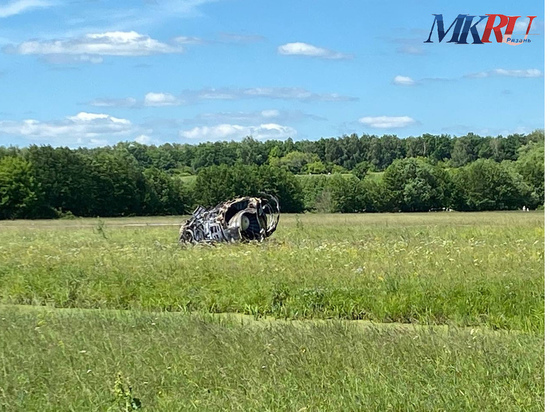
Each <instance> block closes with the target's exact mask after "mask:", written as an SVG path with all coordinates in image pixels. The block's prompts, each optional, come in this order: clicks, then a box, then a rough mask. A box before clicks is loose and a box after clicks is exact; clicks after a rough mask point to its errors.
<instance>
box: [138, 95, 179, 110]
mask: <svg viewBox="0 0 550 412" xmlns="http://www.w3.org/2000/svg"><path fill="white" fill-rule="evenodd" d="M180 104H182V101H181V100H180V99H178V98H176V96H174V95H172V94H170V93H152V92H151V93H147V94H146V95H145V99H144V100H143V105H144V106H154V107H160V106H177V105H180Z"/></svg>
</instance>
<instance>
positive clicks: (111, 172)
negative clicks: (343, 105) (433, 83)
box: [0, 130, 544, 219]
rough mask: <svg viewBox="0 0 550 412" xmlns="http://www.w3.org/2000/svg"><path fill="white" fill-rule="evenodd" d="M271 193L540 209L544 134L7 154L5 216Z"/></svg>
mask: <svg viewBox="0 0 550 412" xmlns="http://www.w3.org/2000/svg"><path fill="white" fill-rule="evenodd" d="M190 174H195V175H196V178H195V180H194V181H192V180H190V179H184V178H183V176H185V175H190ZM190 182H191V183H190ZM265 192H268V193H272V194H275V195H277V196H278V197H279V198H280V199H281V205H282V209H283V211H285V212H302V211H307V210H309V211H319V212H384V211H427V210H441V209H447V208H452V209H455V210H505V209H517V208H521V207H523V206H527V207H530V208H536V207H538V206H541V205H543V203H544V132H543V131H540V130H537V131H534V132H533V133H530V134H528V135H517V134H514V135H510V136H507V137H501V136H498V137H480V136H477V135H474V134H468V135H466V136H461V137H453V138H451V137H449V136H446V135H441V136H434V135H428V134H424V135H422V136H420V137H409V138H406V139H399V138H397V137H396V136H382V137H376V136H369V135H363V136H361V137H358V136H357V135H351V136H343V137H341V138H338V139H336V138H330V139H320V140H317V141H296V142H294V141H292V140H291V139H288V140H286V141H275V140H271V141H265V142H260V141H257V140H254V139H252V138H249V137H247V138H245V139H243V141H241V142H215V143H203V144H199V145H195V146H193V145H185V144H183V145H182V144H166V145H162V146H146V145H141V144H138V143H131V142H124V143H119V144H117V145H115V146H113V147H102V148H96V149H86V148H79V149H69V148H64V147H60V148H53V147H50V146H36V145H32V146H29V147H26V148H17V147H0V218H1V219H14V218H55V217H63V216H73V215H74V216H131V215H168V214H183V213H189V212H190V211H192V209H193V207H194V206H195V205H197V204H203V205H213V204H215V203H217V202H219V201H222V200H225V199H227V198H229V197H232V196H237V195H244V194H251V195H256V194H261V193H265Z"/></svg>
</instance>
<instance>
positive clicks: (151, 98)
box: [89, 87, 357, 115]
mask: <svg viewBox="0 0 550 412" xmlns="http://www.w3.org/2000/svg"><path fill="white" fill-rule="evenodd" d="M183 96H185V99H184V98H183ZM253 98H263V99H281V100H297V101H302V102H310V101H317V102H347V101H354V100H357V98H355V97H350V96H344V95H341V94H338V93H314V92H311V91H309V90H306V89H302V88H299V87H255V88H248V89H229V88H224V89H202V90H184V92H183V93H182V94H180V95H177V96H174V95H172V94H170V93H153V92H151V93H147V95H145V98H144V100H143V101H138V100H136V99H134V98H132V97H128V98H122V99H112V98H100V99H94V100H92V101H91V102H89V104H90V105H92V106H96V107H143V106H176V105H181V104H184V103H186V102H187V103H190V102H193V101H196V100H239V99H253ZM271 114H272V115H273V113H271ZM267 115H269V113H267Z"/></svg>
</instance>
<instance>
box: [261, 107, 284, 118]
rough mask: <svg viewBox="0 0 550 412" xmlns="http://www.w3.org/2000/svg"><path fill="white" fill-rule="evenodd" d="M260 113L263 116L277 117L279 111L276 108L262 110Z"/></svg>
mask: <svg viewBox="0 0 550 412" xmlns="http://www.w3.org/2000/svg"><path fill="white" fill-rule="evenodd" d="M261 115H262V116H263V117H278V116H280V115H281V113H280V112H279V111H278V110H274V109H272V110H262V112H261Z"/></svg>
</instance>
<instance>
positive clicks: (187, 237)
mask: <svg viewBox="0 0 550 412" xmlns="http://www.w3.org/2000/svg"><path fill="white" fill-rule="evenodd" d="M280 214H281V210H280V207H279V200H278V199H277V198H276V197H274V196H269V198H260V197H249V196H246V197H238V198H236V199H233V200H228V201H227V202H222V203H220V204H218V205H217V206H215V207H211V208H205V207H203V206H198V207H197V208H196V209H195V211H194V212H193V215H192V216H191V218H190V219H188V220H187V221H186V222H185V223H184V224H183V225H182V226H181V228H180V235H179V242H180V243H181V244H186V243H216V242H246V241H251V240H258V241H262V240H264V239H266V238H268V237H269V236H271V235H272V234H273V232H275V230H276V229H277V225H278V224H279V217H280Z"/></svg>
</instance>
